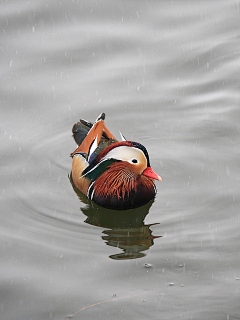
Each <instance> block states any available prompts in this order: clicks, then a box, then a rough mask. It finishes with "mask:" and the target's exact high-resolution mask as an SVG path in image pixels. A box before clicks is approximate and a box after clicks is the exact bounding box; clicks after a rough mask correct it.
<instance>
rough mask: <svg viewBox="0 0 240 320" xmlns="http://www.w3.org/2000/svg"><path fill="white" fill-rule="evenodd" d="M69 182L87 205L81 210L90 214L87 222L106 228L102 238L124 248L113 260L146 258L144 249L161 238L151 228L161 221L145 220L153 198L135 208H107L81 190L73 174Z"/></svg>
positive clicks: (111, 256) (112, 244) (109, 243)
mask: <svg viewBox="0 0 240 320" xmlns="http://www.w3.org/2000/svg"><path fill="white" fill-rule="evenodd" d="M70 182H71V184H72V187H73V189H74V191H75V192H76V194H77V195H78V197H79V199H80V200H81V202H83V203H85V204H86V206H85V207H82V208H81V211H82V212H83V213H84V214H85V215H86V216H87V219H86V220H85V223H88V224H91V225H94V226H98V227H102V228H106V230H104V231H103V234H104V235H103V236H102V239H103V240H104V241H105V242H106V244H107V245H109V246H112V247H117V248H119V249H121V250H122V252H121V253H119V254H113V255H110V256H109V257H110V258H111V259H115V260H124V259H125V260H127V259H137V258H141V257H144V256H145V255H146V254H145V253H143V251H146V250H148V249H149V248H150V247H151V246H152V245H153V244H154V239H156V238H160V237H161V236H154V235H153V234H152V230H151V229H150V227H151V226H152V225H155V224H158V223H155V224H149V225H145V224H144V219H145V217H146V215H147V214H148V213H149V209H150V207H151V206H152V203H153V202H154V200H152V201H150V202H148V203H147V204H145V205H144V206H142V207H139V208H136V209H129V210H123V211H120V210H112V209H107V208H103V207H100V206H98V205H97V204H96V203H94V202H93V201H91V200H90V199H89V198H88V197H87V196H86V195H85V194H83V193H82V192H81V191H79V190H78V189H77V188H76V187H75V185H74V183H73V180H72V175H70Z"/></svg>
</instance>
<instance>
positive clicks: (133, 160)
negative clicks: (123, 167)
mask: <svg viewBox="0 0 240 320" xmlns="http://www.w3.org/2000/svg"><path fill="white" fill-rule="evenodd" d="M129 162H130V163H134V164H137V163H139V160H138V159H136V158H133V159H131V160H129Z"/></svg>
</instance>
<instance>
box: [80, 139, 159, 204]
mask: <svg viewBox="0 0 240 320" xmlns="http://www.w3.org/2000/svg"><path fill="white" fill-rule="evenodd" d="M82 177H84V178H85V179H89V180H90V181H91V182H90V184H89V188H88V192H87V196H88V197H89V198H90V199H91V200H93V201H94V202H96V203H97V204H99V205H100V206H104V207H107V208H112V209H118V210H122V209H126V208H136V207H139V206H142V205H144V204H146V203H147V202H149V201H150V200H152V199H153V198H154V197H155V194H156V188H155V184H154V181H153V180H154V179H155V180H159V181H161V180H162V179H161V177H160V176H158V175H157V174H156V173H155V172H154V171H153V170H152V168H151V167H150V161H149V156H148V152H147V150H146V148H145V147H144V146H143V145H141V144H140V143H137V142H133V141H122V142H115V143H113V144H111V145H110V146H108V147H107V148H106V149H105V150H104V151H102V152H101V153H100V154H99V155H98V156H97V157H96V158H95V159H94V160H93V161H92V162H90V164H89V166H88V167H87V168H86V169H85V170H84V171H83V172H82Z"/></svg>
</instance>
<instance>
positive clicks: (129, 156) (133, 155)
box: [102, 146, 146, 163]
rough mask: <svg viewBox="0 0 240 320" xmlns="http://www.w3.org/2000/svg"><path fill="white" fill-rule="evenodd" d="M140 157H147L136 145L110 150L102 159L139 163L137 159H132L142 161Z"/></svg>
mask: <svg viewBox="0 0 240 320" xmlns="http://www.w3.org/2000/svg"><path fill="white" fill-rule="evenodd" d="M139 157H144V158H146V157H145V155H144V153H143V152H142V150H140V149H138V148H135V147H128V146H120V147H116V148H114V149H112V150H110V152H109V153H108V154H106V156H105V157H104V158H103V159H102V161H104V160H107V159H116V160H122V161H128V162H130V163H137V162H135V161H134V162H132V160H134V159H135V160H137V161H138V162H139V161H140V160H139Z"/></svg>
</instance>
